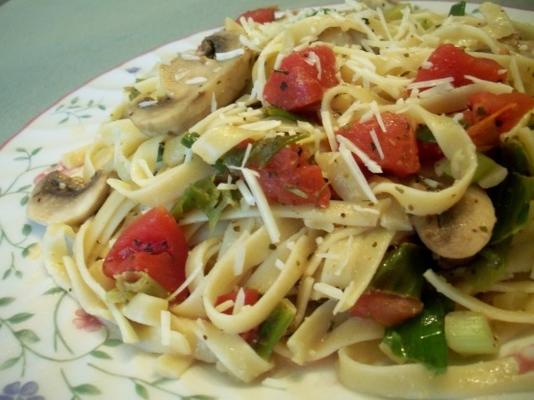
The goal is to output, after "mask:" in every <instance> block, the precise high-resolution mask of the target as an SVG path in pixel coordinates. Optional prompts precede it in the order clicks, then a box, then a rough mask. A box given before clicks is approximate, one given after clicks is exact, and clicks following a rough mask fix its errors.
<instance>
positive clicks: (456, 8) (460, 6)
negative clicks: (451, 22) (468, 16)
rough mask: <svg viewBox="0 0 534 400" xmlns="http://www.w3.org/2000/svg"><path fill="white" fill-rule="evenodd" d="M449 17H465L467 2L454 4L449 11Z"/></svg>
mask: <svg viewBox="0 0 534 400" xmlns="http://www.w3.org/2000/svg"><path fill="white" fill-rule="evenodd" d="M449 15H454V16H455V17H462V16H464V15H465V1H460V2H459V3H456V4H453V5H452V6H451V9H450V11H449Z"/></svg>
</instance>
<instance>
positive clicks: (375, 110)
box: [369, 101, 387, 133]
mask: <svg viewBox="0 0 534 400" xmlns="http://www.w3.org/2000/svg"><path fill="white" fill-rule="evenodd" d="M369 106H370V107H371V111H372V112H373V114H374V116H375V118H376V122H378V126H379V127H380V129H381V130H382V132H384V133H386V132H387V129H386V124H384V120H383V119H382V115H380V110H379V109H378V104H377V102H376V101H372V102H371V103H370V104H369Z"/></svg>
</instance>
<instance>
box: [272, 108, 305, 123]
mask: <svg viewBox="0 0 534 400" xmlns="http://www.w3.org/2000/svg"><path fill="white" fill-rule="evenodd" d="M264 112H265V116H266V117H273V118H281V119H287V120H289V121H299V120H301V121H306V118H303V117H300V116H298V115H296V114H293V113H290V112H289V111H286V110H283V109H281V108H278V107H266V108H265V109H264Z"/></svg>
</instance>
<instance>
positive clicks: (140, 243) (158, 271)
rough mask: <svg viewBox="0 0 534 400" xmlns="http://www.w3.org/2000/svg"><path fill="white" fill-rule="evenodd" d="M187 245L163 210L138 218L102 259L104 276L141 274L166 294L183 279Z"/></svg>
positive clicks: (173, 220)
mask: <svg viewBox="0 0 534 400" xmlns="http://www.w3.org/2000/svg"><path fill="white" fill-rule="evenodd" d="M187 252H188V248H187V243H186V240H185V236H184V234H183V232H182V230H181V228H180V227H179V226H178V224H177V223H176V221H175V219H174V218H173V217H172V215H171V214H170V213H169V212H168V211H167V210H166V209H164V208H163V207H158V208H153V209H151V210H150V211H148V212H146V213H145V214H143V215H141V216H139V217H138V218H137V219H136V220H135V221H133V222H132V223H131V224H130V225H129V226H127V227H126V229H125V230H124V232H122V234H121V235H120V236H119V238H118V239H117V241H116V242H115V244H114V245H113V247H112V248H111V250H110V252H109V253H108V255H107V257H106V259H105V260H104V266H103V269H104V273H105V274H106V275H107V276H109V277H110V278H113V277H114V276H115V275H118V274H121V273H123V272H126V271H144V272H146V273H147V274H148V275H149V276H150V277H151V278H152V279H154V280H155V281H156V282H158V283H159V284H160V285H161V286H162V287H163V288H165V289H166V290H168V291H169V292H173V291H174V290H176V289H177V288H178V287H179V286H180V285H181V284H182V283H183V282H184V280H185V269H184V268H185V261H186V259H187Z"/></svg>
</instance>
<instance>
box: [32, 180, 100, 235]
mask: <svg viewBox="0 0 534 400" xmlns="http://www.w3.org/2000/svg"><path fill="white" fill-rule="evenodd" d="M108 177H109V176H108V174H105V173H103V172H97V173H96V174H95V175H94V176H93V177H92V178H91V180H90V181H88V182H87V181H85V180H84V179H83V178H81V177H70V176H68V175H65V174H63V173H62V172H59V171H54V172H51V173H49V174H48V175H47V176H46V177H45V178H44V179H43V180H42V181H41V182H40V183H38V184H37V185H36V186H35V188H34V190H33V192H32V195H31V199H30V201H29V203H28V209H27V214H28V218H30V219H31V220H33V221H35V222H39V223H42V224H47V225H48V224H53V223H64V224H68V225H76V224H79V223H81V222H82V221H84V220H86V219H87V218H88V217H90V216H91V215H92V214H93V213H95V211H96V210H97V209H98V208H99V207H100V206H101V205H102V203H103V202H104V200H105V199H106V197H107V195H108V193H109V186H108V185H107V183H106V181H107V178H108Z"/></svg>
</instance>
